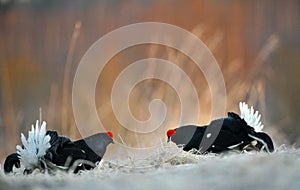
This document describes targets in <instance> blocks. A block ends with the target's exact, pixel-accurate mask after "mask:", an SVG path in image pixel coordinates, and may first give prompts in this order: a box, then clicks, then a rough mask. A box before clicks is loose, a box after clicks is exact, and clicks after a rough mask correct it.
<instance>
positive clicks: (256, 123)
mask: <svg viewBox="0 0 300 190" xmlns="http://www.w3.org/2000/svg"><path fill="white" fill-rule="evenodd" d="M240 112H241V118H242V119H244V120H245V121H246V123H247V124H248V125H249V126H251V127H253V128H254V130H255V131H256V132H261V131H262V129H263V128H264V125H262V124H261V121H260V117H261V115H260V114H259V113H258V111H256V112H255V113H254V109H253V106H251V108H250V109H249V107H248V104H246V103H245V102H240Z"/></svg>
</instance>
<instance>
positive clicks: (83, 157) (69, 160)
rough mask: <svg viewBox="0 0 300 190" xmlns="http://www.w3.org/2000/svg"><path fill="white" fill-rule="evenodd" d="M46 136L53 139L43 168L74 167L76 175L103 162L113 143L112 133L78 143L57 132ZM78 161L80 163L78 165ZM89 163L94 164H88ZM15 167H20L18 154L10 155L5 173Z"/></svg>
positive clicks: (78, 141)
mask: <svg viewBox="0 0 300 190" xmlns="http://www.w3.org/2000/svg"><path fill="white" fill-rule="evenodd" d="M46 135H49V136H50V137H51V138H50V145H51V147H50V148H49V149H48V150H47V152H46V155H44V157H43V159H42V160H43V162H41V168H45V167H48V168H53V167H59V168H63V169H65V170H68V169H69V168H71V167H72V168H73V169H74V173H77V172H78V171H79V170H85V169H92V168H94V166H95V164H96V163H97V162H99V161H101V159H102V157H103V156H104V154H105V152H106V147H107V146H108V145H109V144H110V143H113V140H112V133H111V132H109V133H97V134H94V135H91V136H89V137H86V138H84V139H80V140H77V141H71V140H70V139H69V138H67V137H65V136H60V135H58V133H57V132H56V131H47V133H46ZM76 161H79V162H78V163H76ZM81 161H82V162H81ZM87 162H89V163H92V164H87ZM43 164H44V165H43ZM45 164H46V165H47V164H49V166H45ZM73 164H76V165H75V166H74V165H73ZM77 164H78V165H77ZM13 167H17V168H19V167H20V159H19V155H18V153H13V154H11V155H9V156H8V157H7V158H6V160H5V162H4V171H5V173H10V172H12V171H13ZM27 172H28V171H27ZM29 172H30V171H29Z"/></svg>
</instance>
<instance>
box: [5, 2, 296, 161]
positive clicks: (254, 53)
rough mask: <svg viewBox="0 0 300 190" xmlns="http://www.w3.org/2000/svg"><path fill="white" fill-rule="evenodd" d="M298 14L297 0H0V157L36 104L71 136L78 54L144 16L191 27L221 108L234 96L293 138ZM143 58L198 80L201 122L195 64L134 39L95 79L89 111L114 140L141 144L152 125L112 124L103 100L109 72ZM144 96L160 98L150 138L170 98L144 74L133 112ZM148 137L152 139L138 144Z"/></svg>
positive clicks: (281, 135)
mask: <svg viewBox="0 0 300 190" xmlns="http://www.w3.org/2000/svg"><path fill="white" fill-rule="evenodd" d="M299 18H300V2H299V1H297V0H287V1H271V0H269V1H259V0H257V1H256V0H254V1H238V0H226V1H221V0H212V1H202V0H201V1H200V0H190V1H179V0H165V1H158V0H141V1H133V0H132V1H127V0H124V1H121V0H107V1H96V0H51V1H48V0H28V1H21V0H19V1H18V0H15V1H13V0H0V89H1V93H0V143H1V144H2V145H3V146H1V149H0V155H1V156H0V157H1V158H4V156H6V155H7V154H8V153H11V152H15V145H16V144H18V143H20V133H21V132H23V133H25V134H26V135H27V131H28V130H29V129H30V125H31V124H32V123H35V120H36V119H38V118H39V108H41V109H42V118H43V119H44V120H46V121H47V124H48V129H49V130H58V131H59V132H60V134H62V135H66V136H69V137H70V138H71V139H74V140H75V139H79V138H80V137H81V136H80V134H79V132H78V130H77V128H76V124H75V121H74V116H73V112H72V102H71V97H72V96H71V95H72V93H71V92H72V82H73V78H74V75H75V72H76V68H77V66H78V64H79V62H80V59H81V58H82V56H83V55H84V53H85V52H86V51H87V49H88V48H89V47H90V46H91V45H92V44H93V43H94V42H95V41H96V40H98V39H99V38H100V37H101V36H103V35H104V34H106V33H108V32H110V31H112V30H114V29H117V28H118V27H121V26H125V25H128V24H133V23H137V22H149V21H151V22H152V21H155V22H164V23H169V24H173V25H176V26H179V27H182V28H184V29H186V30H188V31H190V32H192V33H194V34H195V35H197V36H198V37H199V38H200V39H201V40H202V41H204V42H205V44H206V45H207V46H208V47H209V49H210V50H211V51H212V53H213V54H214V56H215V58H216V59H217V61H218V63H219V66H220V68H221V70H222V72H223V75H224V79H225V84H226V91H227V108H226V109H227V111H235V112H238V102H239V101H246V102H248V103H249V104H250V105H253V106H254V107H255V108H256V109H258V110H259V111H260V113H262V121H263V123H264V124H265V131H266V132H268V133H270V135H271V136H272V137H273V138H274V141H275V143H276V144H277V146H280V145H281V144H288V145H296V146H297V144H299V142H300V139H299V134H300V128H299V127H298V123H300V116H299V115H298V113H299V111H300V101H299V94H300V80H299V74H300V72H299V71H300V70H299V69H300V51H299V50H300V19H299ZM147 57H158V58H164V59H168V60H170V61H172V62H174V63H175V64H177V65H179V66H180V67H181V68H182V69H183V70H184V71H185V72H186V73H188V75H189V76H190V77H191V79H192V81H193V83H195V84H197V86H203V88H202V89H197V90H198V96H199V100H200V105H201V109H202V110H205V111H202V112H201V113H203V115H201V116H200V120H199V123H198V124H208V123H209V114H210V111H211V110H210V109H211V108H210V106H211V102H210V91H209V88H208V86H207V82H206V81H205V78H204V76H203V75H202V74H201V71H196V72H195V65H193V63H192V62H191V61H190V60H189V59H188V58H187V57H185V56H184V55H182V54H181V53H179V52H177V51H176V50H173V49H170V48H167V47H164V46H160V45H140V46H134V47H132V48H129V49H126V50H124V51H122V52H121V53H120V54H118V55H116V56H115V57H114V58H113V59H112V60H111V61H110V62H109V63H108V64H107V65H106V67H105V69H104V71H103V73H102V74H101V76H100V78H99V81H98V84H97V91H96V97H97V100H96V103H97V108H98V114H99V117H100V119H101V120H102V122H103V124H104V126H105V128H106V129H107V130H111V131H113V132H114V133H115V134H118V135H115V136H116V141H119V142H121V141H126V142H125V143H127V144H130V145H131V146H141V145H140V144H139V143H138V142H141V141H142V140H144V141H146V142H149V141H151V140H153V134H151V135H144V136H140V137H136V135H135V134H132V133H130V132H129V131H127V130H126V129H124V128H122V127H120V124H119V123H118V121H117V120H116V118H115V116H114V114H113V113H112V108H111V104H110V93H111V88H112V84H113V82H114V80H115V78H116V77H117V75H118V74H119V73H120V72H121V71H122V69H124V68H125V67H126V66H128V65H129V64H130V63H132V62H134V61H136V60H139V59H143V58H147ZM120 63H121V64H120ZM179 85H180V81H179ZM83 93H84V92H83ZM153 98H160V99H163V100H164V101H165V103H166V105H167V106H168V114H167V120H166V122H165V123H163V126H161V128H160V129H159V131H158V132H156V133H155V136H157V139H156V141H157V140H159V139H161V138H163V137H164V134H165V131H166V130H167V129H168V128H170V127H172V126H173V125H174V117H179V112H178V109H179V103H178V97H177V96H176V93H175V92H174V91H172V89H171V88H170V87H169V86H168V85H167V84H165V83H163V82H160V81H157V80H151V81H145V82H143V83H141V84H139V85H138V86H137V87H136V88H135V89H134V91H133V92H132V94H131V98H130V105H131V109H132V112H133V114H134V115H135V116H136V117H137V118H139V119H141V120H145V119H147V118H148V117H149V112H148V110H147V109H146V108H147V105H148V104H149V101H151V100H152V99H153ZM154 144H155V143H154ZM149 145H153V143H151V142H149V143H145V144H144V145H142V146H149Z"/></svg>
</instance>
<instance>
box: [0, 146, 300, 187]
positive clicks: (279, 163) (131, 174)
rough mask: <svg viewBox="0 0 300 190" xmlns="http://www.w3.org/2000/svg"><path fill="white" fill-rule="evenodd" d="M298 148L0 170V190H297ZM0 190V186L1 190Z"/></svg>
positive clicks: (170, 152)
mask: <svg viewBox="0 0 300 190" xmlns="http://www.w3.org/2000/svg"><path fill="white" fill-rule="evenodd" d="M299 179H300V150H298V149H291V148H289V149H287V148H285V147H280V148H278V149H277V150H276V151H275V152H274V153H271V154H267V153H244V154H237V153H232V154H225V155H213V154H208V155H194V154H191V153H186V152H183V151H182V150H181V149H177V148H176V149H174V148H170V149H169V148H165V147H164V148H163V149H162V150H160V151H159V153H158V154H156V155H153V156H152V157H148V158H147V159H141V160H138V159H134V158H133V157H132V158H128V159H127V160H126V159H124V160H114V161H109V160H103V161H101V163H100V164H99V165H98V167H97V168H96V169H94V170H93V171H87V172H82V173H80V174H79V175H75V174H66V173H57V174H56V175H49V174H41V173H39V172H34V173H33V174H32V175H27V176H24V175H21V174H14V175H4V174H3V171H1V174H0V185H1V187H2V188H4V189H22V190H26V189H65V190H68V189H122V190H126V189H128V190H129V189H222V190H224V189H225V190H226V189H228V190H229V189H230V190H231V189H299V187H300V180H299ZM2 188H1V189H2Z"/></svg>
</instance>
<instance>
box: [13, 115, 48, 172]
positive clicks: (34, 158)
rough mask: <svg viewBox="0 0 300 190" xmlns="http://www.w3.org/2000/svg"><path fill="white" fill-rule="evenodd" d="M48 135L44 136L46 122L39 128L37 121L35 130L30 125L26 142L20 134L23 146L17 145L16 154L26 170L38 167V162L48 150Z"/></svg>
mask: <svg viewBox="0 0 300 190" xmlns="http://www.w3.org/2000/svg"><path fill="white" fill-rule="evenodd" d="M50 139H51V137H50V136H49V135H46V122H45V121H43V123H42V125H41V127H40V126H39V121H38V120H37V121H36V124H35V128H34V126H33V125H32V126H31V131H29V132H28V138H27V140H26V138H25V136H24V134H23V133H21V141H22V144H23V146H20V145H17V146H16V148H17V153H18V154H19V158H20V161H21V162H22V163H23V165H24V167H25V168H26V169H34V168H36V167H38V166H39V161H40V159H41V158H43V156H45V154H46V152H47V150H48V149H49V148H50V146H51V145H50Z"/></svg>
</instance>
